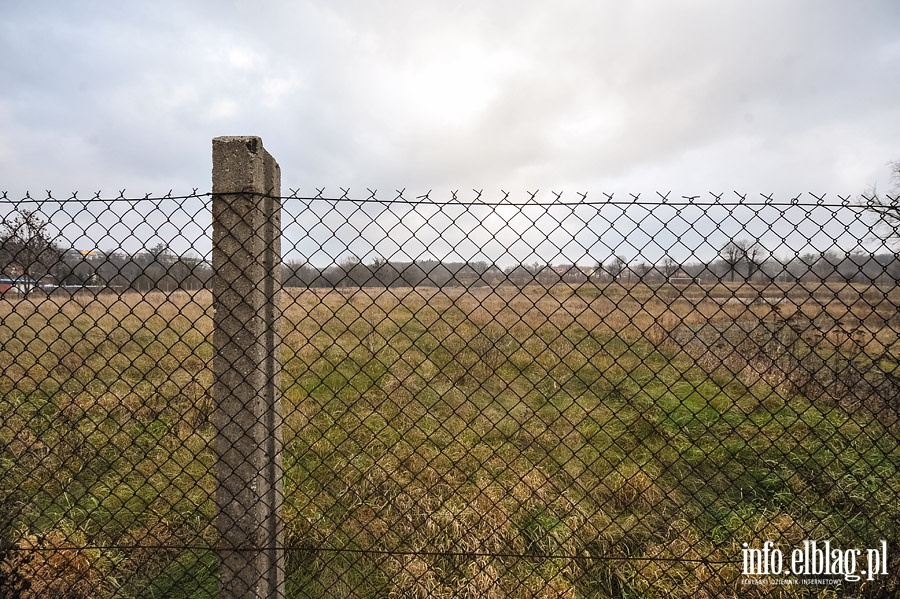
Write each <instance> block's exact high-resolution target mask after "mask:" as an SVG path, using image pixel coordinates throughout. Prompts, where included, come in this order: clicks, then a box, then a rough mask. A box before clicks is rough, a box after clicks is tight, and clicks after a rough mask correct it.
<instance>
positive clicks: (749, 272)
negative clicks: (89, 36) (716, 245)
mask: <svg viewBox="0 0 900 599" xmlns="http://www.w3.org/2000/svg"><path fill="white" fill-rule="evenodd" d="M720 255H721V257H722V262H724V263H725V265H726V266H727V267H728V272H729V273H730V277H729V280H730V281H731V282H732V283H733V282H734V277H735V275H736V274H737V272H738V270H739V269H740V267H741V266H742V265H743V266H745V269H744V270H745V272H746V277H747V280H748V281H749V280H750V279H752V278H753V276H754V275H755V274H756V273H758V272H760V271H761V270H762V267H763V264H765V262H766V258H768V252H766V250H765V248H763V247H762V246H761V245H759V244H758V243H756V242H754V241H748V240H746V239H738V240H737V241H729V242H728V243H727V244H726V245H725V247H724V248H722V252H721V254H720Z"/></svg>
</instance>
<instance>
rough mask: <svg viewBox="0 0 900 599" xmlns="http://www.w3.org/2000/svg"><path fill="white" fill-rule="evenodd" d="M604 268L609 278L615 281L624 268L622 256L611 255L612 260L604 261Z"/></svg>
mask: <svg viewBox="0 0 900 599" xmlns="http://www.w3.org/2000/svg"><path fill="white" fill-rule="evenodd" d="M604 269H605V270H606V272H607V273H608V274H609V278H610V279H612V280H613V282H615V281H616V280H618V278H619V275H621V274H622V271H623V270H625V259H624V258H622V256H613V257H612V260H610V261H609V262H607V263H606V266H604Z"/></svg>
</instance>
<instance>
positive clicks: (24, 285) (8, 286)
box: [0, 276, 43, 295]
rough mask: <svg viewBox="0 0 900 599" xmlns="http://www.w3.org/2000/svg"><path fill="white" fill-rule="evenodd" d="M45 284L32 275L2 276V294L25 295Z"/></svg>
mask: <svg viewBox="0 0 900 599" xmlns="http://www.w3.org/2000/svg"><path fill="white" fill-rule="evenodd" d="M42 286H43V283H41V281H38V280H35V279H32V278H30V277H24V276H23V277H16V278H14V279H13V278H0V295H3V294H7V293H18V294H21V295H25V294H26V293H29V292H31V291H34V290H35V289H38V288H40V287H42Z"/></svg>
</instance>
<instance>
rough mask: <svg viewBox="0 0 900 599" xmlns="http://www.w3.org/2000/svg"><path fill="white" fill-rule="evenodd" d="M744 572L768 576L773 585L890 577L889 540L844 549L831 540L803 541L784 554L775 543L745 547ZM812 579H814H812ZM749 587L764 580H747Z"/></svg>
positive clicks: (745, 545)
mask: <svg viewBox="0 0 900 599" xmlns="http://www.w3.org/2000/svg"><path fill="white" fill-rule="evenodd" d="M742 547H743V549H742V550H741V557H742V561H743V570H742V573H743V575H744V576H745V577H754V576H767V577H780V578H769V579H768V580H767V582H768V583H769V584H838V583H840V582H842V581H846V582H857V581H859V580H862V579H863V578H865V580H875V578H876V577H877V576H884V575H887V573H888V572H887V564H888V551H887V541H881V542H880V547H875V548H872V549H857V548H850V549H842V548H840V547H836V546H834V545H833V544H832V543H831V541H803V544H802V545H801V546H799V547H795V548H793V549H790V550H788V551H787V552H785V551H783V550H782V549H781V548H780V547H777V546H776V545H775V543H773V542H772V541H766V542H765V543H763V545H762V547H759V548H753V547H750V545H749V544H748V543H743V544H742ZM810 577H812V579H810ZM743 582H744V583H745V584H759V583H760V581H758V580H754V579H752V578H750V579H748V578H745V579H744V580H743Z"/></svg>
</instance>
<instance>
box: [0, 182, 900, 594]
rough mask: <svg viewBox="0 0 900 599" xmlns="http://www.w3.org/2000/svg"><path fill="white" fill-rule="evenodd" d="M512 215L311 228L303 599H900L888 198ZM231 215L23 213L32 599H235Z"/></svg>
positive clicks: (556, 208) (2, 434)
mask: <svg viewBox="0 0 900 599" xmlns="http://www.w3.org/2000/svg"><path fill="white" fill-rule="evenodd" d="M488 195H489V194H486V193H482V192H478V191H474V192H470V193H466V194H462V193H458V192H453V193H448V194H446V197H441V198H437V197H436V196H437V194H432V193H429V194H426V195H423V196H418V197H416V196H414V195H413V194H407V193H405V192H403V191H400V192H396V193H391V194H378V193H377V192H374V191H368V192H367V193H365V194H363V195H362V196H356V197H354V196H352V195H351V193H350V192H349V191H344V190H342V192H341V194H337V195H329V194H327V193H326V192H325V190H317V193H315V194H307V195H305V196H304V195H303V194H301V193H299V192H292V193H291V194H288V195H287V196H285V197H281V198H278V199H280V202H281V231H282V237H281V251H280V254H281V259H282V265H281V267H280V274H281V279H282V285H281V287H280V289H278V290H276V291H277V297H278V309H279V311H280V317H279V320H280V326H281V331H280V337H281V339H280V343H278V345H277V351H278V363H279V365H280V369H281V373H280V390H281V400H280V403H281V416H280V417H281V419H282V420H281V422H280V423H279V429H280V432H281V442H282V443H283V449H282V450H281V451H280V459H281V464H280V468H281V470H282V474H281V475H280V485H281V488H280V490H279V493H278V497H277V501H278V508H279V521H280V525H281V526H283V545H282V546H280V547H278V548H277V549H278V550H279V551H283V552H284V554H283V568H284V578H285V582H284V594H285V595H286V596H288V597H566V598H575V597H592V598H607V597H608V598H612V597H692V598H694V599H697V598H702V597H764V596H766V597H767V596H772V595H776V596H782V597H819V596H821V597H833V596H848V597H887V596H895V594H896V593H897V592H898V587H900V559H898V555H900V554H898V545H897V541H898V538H900V535H898V525H900V474H898V471H897V469H898V467H900V445H898V440H900V421H898V413H900V386H898V381H900V366H898V364H900V289H898V286H897V282H898V279H900V256H898V255H897V253H896V252H895V251H894V249H893V247H892V245H891V240H892V238H893V231H892V230H887V229H885V228H884V226H883V225H884V223H885V220H884V219H883V218H881V217H880V216H879V213H878V212H877V211H876V210H875V207H876V204H875V203H873V201H870V202H869V205H868V206H867V205H866V203H865V201H863V203H862V204H860V203H859V202H857V201H856V200H855V199H853V200H850V199H849V198H840V197H838V198H837V200H836V201H834V202H832V201H831V200H830V199H829V198H826V197H817V196H814V195H811V194H804V195H802V196H798V197H795V198H786V199H783V200H780V199H777V198H774V197H772V196H756V197H752V196H745V195H739V194H734V193H731V194H723V195H714V194H708V195H706V196H701V197H690V198H683V197H678V198H675V197H671V195H672V194H657V195H655V196H652V197H645V196H628V195H626V196H625V197H624V198H619V197H618V195H616V196H605V195H601V196H600V197H599V198H593V197H592V196H591V197H588V195H586V194H575V195H573V196H572V197H569V195H567V194H553V193H546V194H538V193H524V194H507V193H506V192H502V193H500V194H494V195H493V196H491V197H488ZM382 196H384V197H386V198H389V199H384V198H383V197H382ZM433 196H434V197H433ZM211 203H212V195H211V194H206V193H197V192H196V190H195V192H194V193H193V194H189V195H187V196H180V197H173V196H171V194H170V195H167V196H165V197H151V196H147V197H143V198H132V197H126V196H125V195H124V192H123V194H120V195H119V196H118V197H112V198H104V197H101V195H100V194H96V195H95V196H93V197H91V196H87V197H86V198H85V199H81V198H79V197H78V195H77V194H73V195H72V196H71V197H67V198H54V197H53V196H52V195H50V194H48V197H46V198H44V199H36V198H32V197H26V198H23V199H18V198H16V199H12V198H10V197H7V195H5V194H4V195H3V197H2V199H0V215H2V218H3V227H2V230H0V242H2V245H0V271H2V272H0V292H2V296H0V373H2V374H0V585H2V591H0V596H2V597H85V598H86V597H216V596H219V594H220V592H222V591H224V589H220V582H219V578H218V576H219V571H220V569H221V561H222V559H223V558H222V550H223V534H222V531H221V530H219V529H217V526H216V518H217V511H218V510H217V504H216V496H217V492H218V493H221V491H217V488H219V486H218V483H217V474H216V462H217V451H216V448H215V446H214V440H215V437H216V435H217V431H218V430H219V429H221V428H223V427H225V426H226V425H225V424H222V423H218V424H217V420H216V410H217V406H216V402H215V401H214V400H213V395H214V394H213V391H214V387H215V381H214V376H213V359H214V343H213V322H214V314H213V308H212V306H213V298H212V293H211V289H212V287H213V279H214V276H215V275H214V272H213V267H212V263H211V257H212V252H213V249H212V246H213V240H212V234H211V228H210V222H211V219H212V211H211ZM229 549H237V550H239V551H238V552H239V553H241V552H243V553H246V554H249V553H253V552H254V551H257V550H259V551H262V549H258V548H256V546H254V545H253V544H252V543H251V544H249V545H247V546H245V547H229ZM279 567H281V566H279ZM280 592H281V591H279V593H280Z"/></svg>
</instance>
